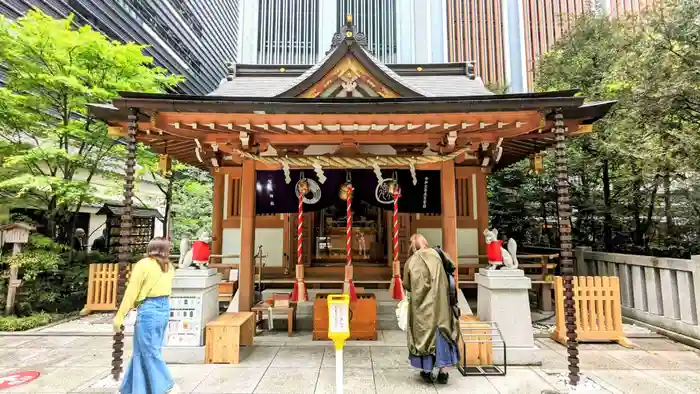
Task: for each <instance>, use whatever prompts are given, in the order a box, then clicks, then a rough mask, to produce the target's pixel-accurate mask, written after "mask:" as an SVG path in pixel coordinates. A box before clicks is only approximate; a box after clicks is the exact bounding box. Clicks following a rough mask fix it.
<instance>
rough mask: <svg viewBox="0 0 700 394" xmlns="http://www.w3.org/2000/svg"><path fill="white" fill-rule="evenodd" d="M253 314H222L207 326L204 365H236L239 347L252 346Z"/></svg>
mask: <svg viewBox="0 0 700 394" xmlns="http://www.w3.org/2000/svg"><path fill="white" fill-rule="evenodd" d="M254 336H255V313H253V312H236V313H224V314H223V315H221V316H219V317H218V318H217V319H216V320H214V321H213V322H210V323H209V324H207V333H206V338H207V340H206V349H205V350H206V358H205V360H206V363H207V364H217V363H226V364H238V363H240V362H241V345H242V346H253V337H254Z"/></svg>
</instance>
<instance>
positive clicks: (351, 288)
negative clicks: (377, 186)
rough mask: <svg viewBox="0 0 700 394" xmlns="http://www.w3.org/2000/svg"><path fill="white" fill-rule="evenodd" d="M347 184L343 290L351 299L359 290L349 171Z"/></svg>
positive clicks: (352, 299)
mask: <svg viewBox="0 0 700 394" xmlns="http://www.w3.org/2000/svg"><path fill="white" fill-rule="evenodd" d="M345 186H346V199H347V204H346V209H347V211H346V218H347V222H346V227H345V253H346V257H347V264H346V265H345V282H344V284H343V292H344V293H345V294H347V295H349V296H350V301H356V300H357V290H356V289H355V285H354V284H353V282H352V278H353V267H352V184H351V183H350V175H349V173H348V182H347V183H346V184H345Z"/></svg>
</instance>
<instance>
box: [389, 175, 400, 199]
mask: <svg viewBox="0 0 700 394" xmlns="http://www.w3.org/2000/svg"><path fill="white" fill-rule="evenodd" d="M387 188H388V190H389V194H391V195H392V196H393V195H394V193H396V192H397V191H398V190H399V183H398V182H397V181H396V180H395V179H392V180H390V181H389V182H387Z"/></svg>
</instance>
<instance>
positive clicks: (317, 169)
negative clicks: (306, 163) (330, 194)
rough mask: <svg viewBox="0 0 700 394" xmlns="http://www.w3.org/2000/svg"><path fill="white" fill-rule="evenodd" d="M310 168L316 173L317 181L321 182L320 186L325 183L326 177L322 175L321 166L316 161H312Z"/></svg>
mask: <svg viewBox="0 0 700 394" xmlns="http://www.w3.org/2000/svg"><path fill="white" fill-rule="evenodd" d="M312 167H313V168H314V171H315V172H316V177H317V178H318V181H319V182H321V184H324V183H326V175H325V174H324V173H323V168H322V167H321V164H320V163H319V162H317V161H314V164H313V166H312Z"/></svg>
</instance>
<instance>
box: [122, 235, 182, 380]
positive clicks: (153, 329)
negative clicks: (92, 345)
mask: <svg viewBox="0 0 700 394" xmlns="http://www.w3.org/2000/svg"><path fill="white" fill-rule="evenodd" d="M169 255H170V241H168V240H167V239H165V238H154V239H153V240H151V242H149V243H148V247H147V249H146V257H145V258H143V259H141V260H140V261H139V262H138V263H136V264H134V266H133V268H132V270H131V275H130V277H129V285H128V286H127V288H126V293H125V294H124V298H123V300H122V304H121V306H120V307H119V310H118V311H117V315H116V316H115V317H114V331H115V332H117V331H119V330H121V328H122V325H123V324H124V317H125V316H126V314H127V313H128V312H129V311H130V310H131V309H134V308H138V310H137V314H136V326H135V327H134V353H133V355H132V356H131V361H130V362H129V367H128V368H127V369H126V374H125V375H124V380H123V381H122V384H121V388H120V389H119V392H120V393H121V394H165V393H176V392H177V391H178V390H177V387H176V386H175V381H174V380H173V377H172V375H171V374H170V370H169V369H168V366H167V365H165V361H163V353H162V347H163V339H164V336H165V329H166V328H167V327H168V320H170V303H169V300H168V299H169V297H170V292H171V289H172V283H173V277H174V276H175V268H174V267H173V266H172V265H171V264H170V260H169Z"/></svg>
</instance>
